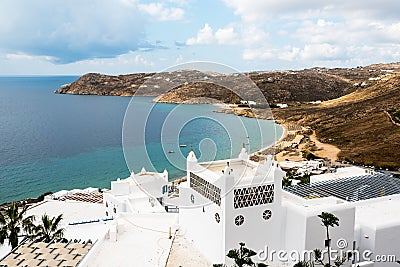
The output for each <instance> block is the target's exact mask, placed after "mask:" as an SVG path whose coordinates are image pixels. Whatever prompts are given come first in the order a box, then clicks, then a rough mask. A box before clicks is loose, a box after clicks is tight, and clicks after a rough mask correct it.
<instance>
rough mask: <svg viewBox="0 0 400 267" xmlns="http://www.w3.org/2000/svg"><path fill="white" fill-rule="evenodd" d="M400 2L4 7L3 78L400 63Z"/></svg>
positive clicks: (173, 0)
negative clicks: (199, 66) (197, 66)
mask: <svg viewBox="0 0 400 267" xmlns="http://www.w3.org/2000/svg"><path fill="white" fill-rule="evenodd" d="M399 10H400V1H399V0H379V1H378V0H362V1H361V0H351V1H349V0H330V1H324V0H318V1H317V0H302V1H299V0H214V1H211V0H198V1H196V0H152V1H145V0H113V1H111V0H84V1H82V0H79V1H78V0H60V1H54V0H29V1H26V0H0V75H81V74H84V73H87V72H100V73H105V74H124V73H133V72H157V71H162V70H165V69H167V68H168V67H170V66H173V65H176V64H180V63H184V62H190V61H211V62H216V63H220V64H225V65H228V66H231V67H232V68H234V69H236V70H238V71H262V70H278V69H303V68H309V67H356V66H360V65H368V64H372V63H389V62H397V61H400V60H399V59H400V42H399V41H400V15H399V12H398V11H399Z"/></svg>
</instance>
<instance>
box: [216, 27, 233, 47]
mask: <svg viewBox="0 0 400 267" xmlns="http://www.w3.org/2000/svg"><path fill="white" fill-rule="evenodd" d="M215 38H216V39H217V42H218V44H222V45H225V44H228V45H231V44H236V43H237V42H238V39H237V33H236V32H235V30H234V29H233V27H227V28H223V29H218V30H217V31H216V32H215Z"/></svg>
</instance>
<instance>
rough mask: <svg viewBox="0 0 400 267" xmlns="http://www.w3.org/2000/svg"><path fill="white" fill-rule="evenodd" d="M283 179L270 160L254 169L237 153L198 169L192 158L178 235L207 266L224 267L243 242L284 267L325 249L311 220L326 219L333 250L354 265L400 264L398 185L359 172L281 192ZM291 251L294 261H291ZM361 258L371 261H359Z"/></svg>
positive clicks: (323, 232)
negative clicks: (331, 222) (349, 255)
mask: <svg viewBox="0 0 400 267" xmlns="http://www.w3.org/2000/svg"><path fill="white" fill-rule="evenodd" d="M284 175H285V174H284V172H283V171H282V170H281V169H280V166H279V165H278V164H277V163H276V162H275V161H274V160H273V159H272V157H271V156H270V157H268V159H267V160H266V162H265V163H256V162H253V161H250V160H249V158H248V155H247V152H246V150H245V149H244V148H243V149H242V151H241V153H240V155H239V157H238V158H236V159H230V160H219V161H213V162H203V163H199V162H198V161H197V158H196V155H195V154H194V153H193V151H191V152H190V153H189V155H188V158H187V182H185V183H182V184H181V186H180V188H179V190H180V201H181V206H180V211H179V224H180V228H181V231H182V232H183V233H185V235H186V237H187V238H189V239H191V240H193V243H194V245H195V246H196V247H197V248H198V249H199V251H201V252H202V253H203V254H204V256H205V257H206V258H207V259H209V261H210V262H212V263H227V264H228V265H229V264H231V261H230V259H228V258H227V257H226V256H225V255H226V254H227V252H228V251H229V250H230V249H232V248H237V247H238V243H239V242H244V243H245V244H246V246H247V247H249V248H251V249H253V250H255V251H258V252H260V251H265V253H261V254H260V256H263V259H265V260H266V261H267V262H268V264H269V265H271V264H272V265H273V264H278V265H282V261H284V259H282V258H280V259H279V258H277V257H278V256H277V254H276V253H275V254H273V253H272V254H271V251H276V252H278V251H280V250H281V251H284V252H285V253H287V254H286V261H285V262H286V263H285V264H289V265H291V264H293V263H295V262H296V261H298V260H300V259H304V257H303V256H304V255H306V256H307V255H308V254H307V252H310V251H312V250H314V249H316V248H319V249H321V250H324V249H325V248H326V247H325V245H326V242H327V241H326V230H325V228H324V227H323V226H321V219H320V218H319V217H318V215H319V214H321V213H322V212H330V213H333V214H334V215H335V216H337V217H338V218H339V226H337V227H333V228H331V229H330V239H331V240H330V244H331V246H332V249H333V250H338V251H347V250H352V249H353V246H354V248H355V249H356V251H357V252H359V255H360V257H359V258H357V259H356V263H357V264H359V263H360V264H364V265H368V266H372V265H373V266H383V265H384V266H385V267H387V266H393V267H394V266H397V263H396V262H390V263H381V262H375V263H374V264H373V263H371V262H370V261H369V260H376V258H374V257H375V256H379V255H386V256H389V255H392V256H395V257H397V259H400V244H399V242H398V241H396V239H398V237H400V216H399V215H398V214H399V213H396V212H397V209H399V207H400V205H399V204H400V180H398V179H395V178H393V177H390V176H387V175H381V174H376V173H373V174H370V173H365V171H364V173H363V175H361V176H356V177H350V178H344V179H334V180H328V181H323V182H318V183H314V184H307V185H301V186H300V185H299V186H294V187H290V188H288V189H286V190H285V191H283V190H282V187H281V181H282V177H283V176H284ZM391 210H393V211H394V212H391ZM399 212H400V210H399ZM371 216H372V217H373V218H370V217H371ZM266 248H268V249H267V250H266ZM292 251H295V252H296V253H298V254H297V255H298V256H299V257H300V258H295V259H293V258H291V257H290V256H289V253H290V252H292ZM369 252H370V254H368V253H369ZM304 253H305V254H304ZM365 253H367V254H368V255H369V256H370V257H369V258H367V257H362V255H363V254H365ZM292 256H293V255H292ZM255 260H256V258H255ZM350 264H351V261H348V262H347V263H346V265H345V266H349V265H350Z"/></svg>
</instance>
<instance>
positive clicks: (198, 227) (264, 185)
mask: <svg viewBox="0 0 400 267" xmlns="http://www.w3.org/2000/svg"><path fill="white" fill-rule="evenodd" d="M284 175H285V173H284V172H283V171H282V170H281V169H280V168H279V166H278V164H277V163H276V162H275V161H274V160H273V159H272V156H269V157H268V159H267V161H266V162H265V163H264V164H258V163H255V162H253V161H250V160H249V157H248V154H247V152H246V149H245V148H243V149H242V151H241V153H240V155H239V157H238V158H236V159H230V160H219V161H214V162H204V163H199V162H197V158H196V156H195V154H194V152H193V151H191V152H190V153H189V156H188V158H187V182H185V183H182V184H181V186H180V188H179V191H180V201H181V205H180V210H179V224H180V227H181V229H182V230H183V232H186V236H187V237H188V238H190V239H192V240H193V241H194V244H195V245H196V246H197V247H198V249H199V250H200V251H201V252H202V253H203V254H204V256H205V257H207V258H208V259H209V260H210V261H211V262H213V263H223V262H225V261H226V260H227V259H226V257H225V255H226V253H227V252H228V251H229V250H230V249H232V248H235V247H237V246H238V243H239V242H242V241H245V242H246V246H248V247H251V248H253V249H256V250H260V249H263V248H264V247H265V246H266V245H268V246H269V247H274V248H280V247H281V236H282V233H281V229H282V227H281V220H282V219H281V218H282V209H281V192H282V189H281V181H282V178H283V176H284Z"/></svg>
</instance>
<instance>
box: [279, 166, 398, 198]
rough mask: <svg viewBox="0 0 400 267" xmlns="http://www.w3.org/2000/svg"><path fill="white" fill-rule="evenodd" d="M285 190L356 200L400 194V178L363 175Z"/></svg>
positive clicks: (291, 187) (310, 195) (286, 188)
mask: <svg viewBox="0 0 400 267" xmlns="http://www.w3.org/2000/svg"><path fill="white" fill-rule="evenodd" d="M284 190H286V191H288V192H290V193H293V194H295V195H298V196H300V197H303V198H318V197H328V196H335V197H338V198H340V199H343V200H346V201H350V202H354V201H359V200H364V199H371V198H377V197H381V196H388V195H394V194H400V179H398V178H394V177H393V176H391V175H386V174H380V173H377V174H373V175H362V176H355V177H348V178H343V179H338V180H331V181H323V182H317V183H312V184H303V185H295V186H290V187H285V188H284Z"/></svg>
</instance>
